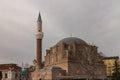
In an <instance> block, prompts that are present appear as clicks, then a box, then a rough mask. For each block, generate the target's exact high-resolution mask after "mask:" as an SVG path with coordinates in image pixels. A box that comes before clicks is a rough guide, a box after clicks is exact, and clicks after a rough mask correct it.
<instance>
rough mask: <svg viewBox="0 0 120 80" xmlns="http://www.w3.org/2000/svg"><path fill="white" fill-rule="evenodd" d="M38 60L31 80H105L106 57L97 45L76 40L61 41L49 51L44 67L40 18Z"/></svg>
mask: <svg viewBox="0 0 120 80" xmlns="http://www.w3.org/2000/svg"><path fill="white" fill-rule="evenodd" d="M37 24H38V26H37V33H36V40H37V52H36V54H37V56H36V60H34V67H35V69H34V71H33V72H32V73H31V79H32V80H64V79H69V80H70V79H72V80H77V79H78V80H80V79H81V80H88V79H93V78H94V79H100V80H103V79H105V78H106V73H105V71H106V70H105V69H106V67H105V65H104V63H103V61H102V59H103V57H102V56H101V55H100V54H99V53H98V51H97V47H96V46H95V45H90V44H87V43H86V42H85V41H84V40H82V39H80V38H76V37H68V38H64V39H62V40H60V41H59V42H58V43H57V44H55V45H54V46H53V47H51V48H50V49H47V50H46V55H45V61H44V62H45V63H44V66H42V57H41V56H42V51H41V50H42V38H43V32H42V20H41V16H40V14H39V17H38V21H37Z"/></svg>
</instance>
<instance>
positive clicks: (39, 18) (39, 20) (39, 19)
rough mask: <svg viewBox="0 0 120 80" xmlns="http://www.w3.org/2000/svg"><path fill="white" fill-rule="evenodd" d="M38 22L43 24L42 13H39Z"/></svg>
mask: <svg viewBox="0 0 120 80" xmlns="http://www.w3.org/2000/svg"><path fill="white" fill-rule="evenodd" d="M37 22H42V20H41V14H40V12H39V16H38V20H37Z"/></svg>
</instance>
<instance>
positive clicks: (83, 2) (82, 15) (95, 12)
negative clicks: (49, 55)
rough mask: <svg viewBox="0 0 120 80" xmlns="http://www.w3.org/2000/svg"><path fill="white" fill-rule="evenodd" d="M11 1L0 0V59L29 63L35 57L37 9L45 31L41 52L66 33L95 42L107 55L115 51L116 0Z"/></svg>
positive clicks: (114, 53) (117, 12) (116, 50)
mask: <svg viewBox="0 0 120 80" xmlns="http://www.w3.org/2000/svg"><path fill="white" fill-rule="evenodd" d="M15 1H16V0H11V1H7V0H1V1H0V2H1V3H0V5H1V7H0V13H1V14H0V22H1V23H0V36H1V41H0V49H1V51H0V53H1V54H0V58H1V59H2V60H0V62H1V63H2V62H3V60H6V62H7V61H9V62H10V61H11V62H12V61H13V62H14V61H15V60H18V61H16V62H22V61H25V62H29V63H30V64H31V63H32V60H33V59H34V58H35V50H36V49H35V47H36V40H35V35H34V34H35V30H36V20H37V17H38V12H39V10H40V11H41V15H42V20H43V32H44V34H45V36H44V39H43V53H44V55H45V50H46V49H47V48H49V47H51V46H53V45H55V44H56V43H57V42H58V41H59V40H61V39H62V38H64V37H68V35H69V34H70V33H72V34H73V36H76V37H79V38H82V39H83V40H85V41H86V42H88V43H91V44H92V43H94V44H96V45H97V46H98V47H99V51H102V52H103V53H104V54H105V55H107V56H113V55H119V49H120V46H119V44H120V42H119V41H120V38H119V37H118V34H120V32H119V29H120V27H119V26H120V24H119V20H120V16H119V14H120V10H119V7H120V6H119V4H120V1H119V0H116V1H115V0H64V1H62V0H26V1H25V0H20V1H17V2H15ZM14 3H15V4H14ZM44 55H43V56H44ZM3 57H4V58H3ZM11 58H12V59H11ZM19 64H20V63H19Z"/></svg>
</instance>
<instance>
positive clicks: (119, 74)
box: [112, 60, 120, 80]
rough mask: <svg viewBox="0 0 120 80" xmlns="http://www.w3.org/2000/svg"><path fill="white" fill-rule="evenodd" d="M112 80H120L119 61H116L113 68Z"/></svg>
mask: <svg viewBox="0 0 120 80" xmlns="http://www.w3.org/2000/svg"><path fill="white" fill-rule="evenodd" d="M112 78H113V79H115V80H120V65H119V63H118V61H117V60H115V63H114V66H113V74H112Z"/></svg>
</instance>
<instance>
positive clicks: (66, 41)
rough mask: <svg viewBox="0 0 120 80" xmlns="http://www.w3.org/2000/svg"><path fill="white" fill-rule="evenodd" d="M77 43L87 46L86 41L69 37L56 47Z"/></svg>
mask: <svg viewBox="0 0 120 80" xmlns="http://www.w3.org/2000/svg"><path fill="white" fill-rule="evenodd" d="M74 42H75V43H77V44H87V43H86V42H85V41H84V40H82V39H80V38H76V37H68V38H64V39H62V40H60V41H59V42H58V43H57V44H56V45H60V44H61V43H65V44H72V43H74Z"/></svg>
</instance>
